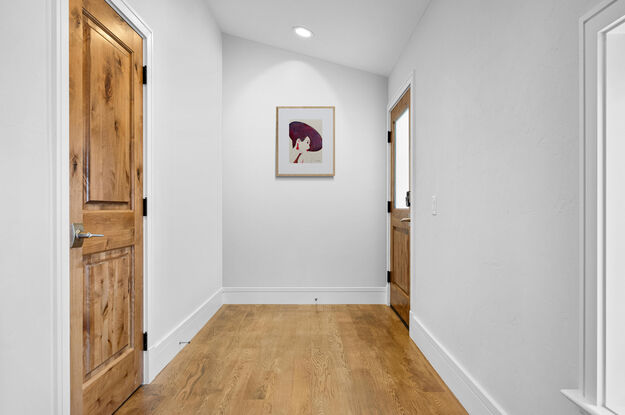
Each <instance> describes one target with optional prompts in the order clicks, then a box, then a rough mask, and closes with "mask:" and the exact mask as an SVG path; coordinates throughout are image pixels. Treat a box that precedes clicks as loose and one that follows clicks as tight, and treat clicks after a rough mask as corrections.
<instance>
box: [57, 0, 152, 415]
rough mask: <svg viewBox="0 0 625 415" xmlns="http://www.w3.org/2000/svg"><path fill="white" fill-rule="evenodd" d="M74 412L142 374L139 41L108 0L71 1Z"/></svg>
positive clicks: (94, 406)
mask: <svg viewBox="0 0 625 415" xmlns="http://www.w3.org/2000/svg"><path fill="white" fill-rule="evenodd" d="M69 35H70V57H69V59H70V216H71V217H70V220H71V222H72V223H82V224H84V229H85V232H91V233H94V234H102V235H103V236H102V237H98V238H91V239H85V240H84V242H83V244H82V246H78V247H75V248H72V249H71V252H70V261H71V281H70V289H71V294H70V295H71V298H70V337H71V339H70V355H71V366H70V368H71V403H72V404H71V408H72V414H104V415H106V414H111V413H113V412H114V411H115V410H116V409H117V408H118V407H119V405H121V404H122V403H123V402H124V401H125V400H126V398H128V396H130V394H132V392H133V391H134V390H135V389H136V388H137V387H139V385H140V384H141V380H142V378H143V352H142V349H143V336H142V332H143V327H142V321H143V212H142V206H143V204H142V203H141V202H142V198H143V133H142V132H143V121H142V120H143V79H142V72H143V71H142V68H143V40H142V39H141V37H140V36H139V35H138V34H137V33H136V32H135V31H134V30H133V29H132V28H131V27H130V26H129V25H128V24H127V23H126V22H125V21H124V20H123V19H122V18H121V17H120V16H119V15H118V14H117V13H116V12H115V11H114V10H113V9H112V8H111V7H110V6H109V5H108V4H107V3H106V1H105V0H70V33H69Z"/></svg>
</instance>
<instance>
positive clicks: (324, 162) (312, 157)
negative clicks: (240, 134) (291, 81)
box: [276, 106, 336, 177]
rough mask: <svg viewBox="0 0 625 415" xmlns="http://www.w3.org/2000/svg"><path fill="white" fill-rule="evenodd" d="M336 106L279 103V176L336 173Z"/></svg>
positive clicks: (277, 113)
mask: <svg viewBox="0 0 625 415" xmlns="http://www.w3.org/2000/svg"><path fill="white" fill-rule="evenodd" d="M334 133H335V107H333V106H296V107H288V106H281V107H276V177H294V176H300V177H333V176H334V174H335V165H336V155H335V134H334Z"/></svg>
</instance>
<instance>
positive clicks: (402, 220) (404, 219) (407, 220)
mask: <svg viewBox="0 0 625 415" xmlns="http://www.w3.org/2000/svg"><path fill="white" fill-rule="evenodd" d="M400 222H410V218H402V219H401V220H400Z"/></svg>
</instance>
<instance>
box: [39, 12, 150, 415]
mask: <svg viewBox="0 0 625 415" xmlns="http://www.w3.org/2000/svg"><path fill="white" fill-rule="evenodd" d="M106 2H107V3H108V4H109V5H110V6H111V7H113V9H115V11H116V12H117V13H118V14H119V15H120V16H122V17H123V18H124V19H125V20H126V22H128V24H130V26H132V28H133V29H134V30H135V31H136V32H137V33H138V34H139V35H140V36H141V37H142V38H143V42H144V45H143V62H144V64H145V65H147V67H148V71H149V72H150V73H149V76H148V79H147V84H146V85H145V87H144V94H143V153H144V154H143V155H144V162H143V172H144V187H143V192H144V194H143V196H144V197H148V196H151V195H152V188H153V185H152V182H153V180H152V178H153V177H154V176H153V174H152V166H153V163H152V161H153V149H152V147H153V146H152V144H153V141H152V139H151V138H152V131H153V129H152V122H153V116H152V109H153V104H152V103H153V92H154V90H153V85H154V65H153V42H154V41H153V32H152V29H150V27H149V26H148V25H147V24H146V23H145V21H144V20H143V19H142V18H141V17H140V16H139V15H138V14H137V13H136V12H135V11H134V9H133V8H132V7H130V6H129V5H128V4H127V3H126V2H125V1H124V0H106ZM48 12H49V17H50V35H51V36H50V45H49V48H50V51H49V53H48V59H47V60H48V64H49V67H50V79H49V85H50V88H49V91H48V100H49V103H50V111H49V114H48V119H49V127H50V128H49V131H50V132H51V133H50V134H51V139H50V146H49V154H50V165H51V169H50V188H51V189H52V190H51V192H50V195H51V199H52V200H51V201H50V206H51V209H50V222H51V223H52V224H53V231H52V236H51V241H50V247H51V248H50V256H51V263H52V264H53V268H52V275H51V277H52V282H51V284H52V285H53V296H54V298H53V310H52V314H53V322H54V327H53V330H52V336H53V338H52V344H53V351H52V353H53V364H54V367H53V370H52V373H53V378H52V379H51V382H52V385H54V386H53V387H54V391H53V402H52V409H53V412H54V413H56V414H62V415H69V414H70V406H71V400H70V352H69V350H70V324H69V322H70V296H69V293H70V284H69V281H70V265H69V249H70V240H69V231H68V230H69V212H70V210H69V199H70V189H69V0H52V1H51V2H50V3H49V10H48ZM154 205H156V204H154V203H153V204H152V205H151V206H150V210H151V213H150V216H148V217H146V218H144V236H143V244H144V258H143V261H144V265H143V287H144V288H143V298H144V300H143V327H144V330H145V329H146V328H148V327H149V326H148V323H149V322H148V321H147V310H148V306H149V304H150V302H149V298H150V296H149V288H150V285H149V278H148V275H149V270H150V269H151V268H150V267H151V264H152V255H150V246H151V244H150V240H151V238H152V232H151V231H152V219H151V218H152V217H154V214H153V213H154ZM157 209H158V207H157ZM143 361H144V382H145V380H146V379H147V377H146V373H149V368H148V367H147V364H148V359H147V353H145V352H144V353H143Z"/></svg>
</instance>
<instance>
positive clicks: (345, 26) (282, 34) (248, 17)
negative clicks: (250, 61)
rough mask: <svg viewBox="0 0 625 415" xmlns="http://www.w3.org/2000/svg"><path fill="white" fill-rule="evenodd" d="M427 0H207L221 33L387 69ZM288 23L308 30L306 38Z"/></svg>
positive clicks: (366, 67)
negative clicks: (297, 34)
mask: <svg viewBox="0 0 625 415" xmlns="http://www.w3.org/2000/svg"><path fill="white" fill-rule="evenodd" d="M429 1H430V0H207V2H208V4H209V6H210V8H211V10H212V12H213V15H214V16H215V18H216V20H217V23H218V24H219V26H220V27H221V30H222V31H223V32H224V33H227V34H230V35H233V36H239V37H242V38H246V39H250V40H254V41H257V42H261V43H265V44H268V45H271V46H275V47H279V48H283V49H287V50H290V51H293V52H298V53H302V54H304V55H309V56H314V57H317V58H321V59H325V60H328V61H331V62H335V63H338V64H342V65H346V66H350V67H353V68H357V69H362V70H365V71H368V72H373V73H377V74H380V75H389V74H390V72H391V70H392V69H393V66H394V65H395V62H397V59H398V58H399V56H400V54H401V52H402V50H403V48H404V46H405V45H406V43H407V42H408V39H409V38H410V35H411V34H412V31H413V30H414V28H415V26H416V25H417V23H418V21H419V19H420V18H421V15H422V14H423V12H424V11H425V8H426V7H427V4H428V3H429ZM294 26H304V27H306V28H308V29H310V30H312V31H313V33H314V36H313V37H312V38H310V39H302V38H300V37H298V36H296V35H295V34H294V33H293V27H294Z"/></svg>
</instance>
